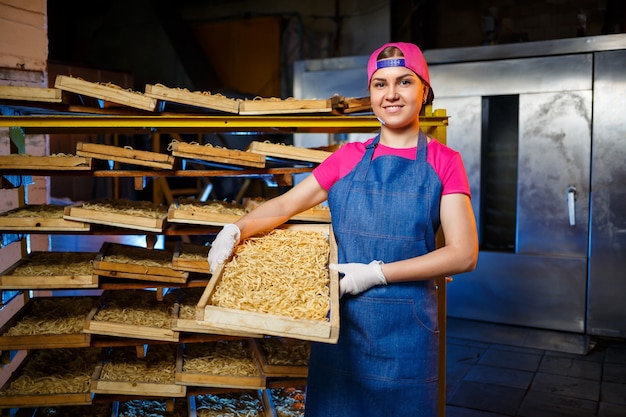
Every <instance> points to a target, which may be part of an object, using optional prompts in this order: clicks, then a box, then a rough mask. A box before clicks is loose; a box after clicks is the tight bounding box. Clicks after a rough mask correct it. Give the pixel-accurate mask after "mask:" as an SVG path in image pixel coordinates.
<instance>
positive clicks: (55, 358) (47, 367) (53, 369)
mask: <svg viewBox="0 0 626 417" xmlns="http://www.w3.org/2000/svg"><path fill="white" fill-rule="evenodd" d="M99 355H100V349H94V348H84V349H78V350H76V349H43V350H38V351H36V352H35V353H34V354H33V355H32V356H31V357H29V358H28V359H27V361H28V362H27V363H26V365H25V366H24V368H23V369H22V371H21V373H20V375H19V376H18V377H17V378H16V379H15V380H14V381H12V382H11V383H10V385H9V388H8V389H7V390H6V391H0V395H43V394H70V393H84V392H89V388H90V386H91V385H90V384H91V375H92V374H93V372H94V369H95V367H96V363H97V360H98V358H99Z"/></svg>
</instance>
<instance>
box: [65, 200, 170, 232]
mask: <svg viewBox="0 0 626 417" xmlns="http://www.w3.org/2000/svg"><path fill="white" fill-rule="evenodd" d="M166 217H167V214H165V215H163V217H159V218H148V217H140V216H133V215H130V214H121V213H110V212H104V211H98V210H90V209H85V208H83V207H82V205H76V206H67V207H65V211H64V215H63V218H64V219H67V220H73V221H79V222H85V223H94V224H102V225H105V226H114V227H121V228H124V229H135V230H144V231H148V232H162V231H163V227H164V225H165V218H166Z"/></svg>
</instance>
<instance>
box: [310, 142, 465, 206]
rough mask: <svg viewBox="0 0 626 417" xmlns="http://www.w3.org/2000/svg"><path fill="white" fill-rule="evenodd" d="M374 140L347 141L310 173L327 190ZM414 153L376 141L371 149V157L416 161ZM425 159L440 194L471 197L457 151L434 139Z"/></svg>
mask: <svg viewBox="0 0 626 417" xmlns="http://www.w3.org/2000/svg"><path fill="white" fill-rule="evenodd" d="M373 140H374V138H371V139H368V140H367V141H365V142H349V143H346V144H345V145H343V146H342V147H341V148H339V149H338V150H336V151H335V152H333V154H332V155H330V156H329V157H328V158H326V160H324V162H322V163H321V164H320V165H319V166H317V167H316V168H315V169H314V170H313V175H314V176H315V178H316V179H317V181H318V182H319V183H320V185H321V186H322V187H323V188H324V189H325V190H327V191H328V190H330V187H332V186H333V184H334V183H335V182H337V181H338V180H340V179H341V178H343V177H344V176H346V175H347V174H348V173H349V172H350V171H352V169H353V168H354V167H355V166H356V164H357V163H358V162H359V161H360V160H361V159H362V158H363V155H364V154H365V147H366V146H367V145H368V144H370V143H372V141H373ZM415 153H416V149H415V148H390V147H388V146H385V145H382V144H380V143H379V144H378V146H377V147H376V149H375V150H374V159H376V158H377V157H379V156H381V155H396V156H400V157H403V158H407V159H413V160H415ZM427 161H428V163H429V164H430V165H431V166H432V167H433V168H434V170H435V172H436V173H437V175H439V178H440V179H441V184H442V185H443V193H442V195H446V194H459V193H460V194H466V195H468V196H470V197H471V193H470V187H469V181H468V179H467V173H466V172H465V166H464V165H463V160H462V159H461V154H460V153H458V152H457V151H455V150H453V149H451V148H449V147H447V146H445V145H443V144H442V143H441V142H438V141H436V140H434V139H433V140H431V141H430V142H429V143H428V157H427Z"/></svg>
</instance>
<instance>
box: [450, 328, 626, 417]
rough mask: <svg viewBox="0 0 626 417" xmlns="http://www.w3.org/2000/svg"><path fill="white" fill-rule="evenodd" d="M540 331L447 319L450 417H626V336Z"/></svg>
mask: <svg viewBox="0 0 626 417" xmlns="http://www.w3.org/2000/svg"><path fill="white" fill-rule="evenodd" d="M535 333H537V332H535V331H533V330H530V329H523V328H516V327H510V326H502V325H491V324H486V323H479V322H472V321H467V320H459V319H448V324H447V336H448V337H447V344H446V348H447V355H446V358H447V372H446V380H447V401H446V404H447V406H446V417H505V416H506V417H509V416H511V417H512V416H523V417H592V416H598V417H600V416H602V417H625V416H626V341H625V340H616V339H597V340H596V339H594V340H593V341H591V342H590V343H588V344H587V347H588V348H587V349H586V350H587V351H588V352H586V353H585V352H583V351H580V349H581V344H584V342H581V341H580V340H577V339H576V338H574V339H572V338H571V337H570V336H568V335H565V338H564V339H561V340H560V342H559V343H560V344H559V343H555V342H554V340H555V339H556V338H555V337H551V338H550V343H546V340H548V339H547V338H546V337H545V334H542V332H541V331H539V333H540V334H539V336H537V335H536V334H535ZM568 338H570V339H569V340H568ZM541 340H543V343H541V342H540V341H541ZM563 340H565V341H563ZM542 344H543V345H545V346H547V347H548V348H545V347H542Z"/></svg>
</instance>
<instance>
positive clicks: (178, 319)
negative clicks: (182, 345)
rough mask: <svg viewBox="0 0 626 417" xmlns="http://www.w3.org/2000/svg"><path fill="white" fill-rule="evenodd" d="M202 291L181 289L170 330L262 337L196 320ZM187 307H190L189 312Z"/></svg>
mask: <svg viewBox="0 0 626 417" xmlns="http://www.w3.org/2000/svg"><path fill="white" fill-rule="evenodd" d="M203 293H204V288H201V287H198V288H185V289H181V300H180V302H179V303H177V304H176V305H175V306H174V314H173V317H172V330H175V331H178V332H189V333H205V334H215V335H225V336H236V337H248V338H250V337H262V335H260V334H258V333H249V332H241V331H239V332H238V331H233V330H224V329H220V328H217V329H215V328H212V327H210V326H207V325H206V324H202V323H201V322H198V321H197V320H196V317H195V314H196V306H197V304H198V301H199V300H200V298H201V297H202V294H203ZM189 309H192V312H191V314H189V311H188V310H189Z"/></svg>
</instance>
